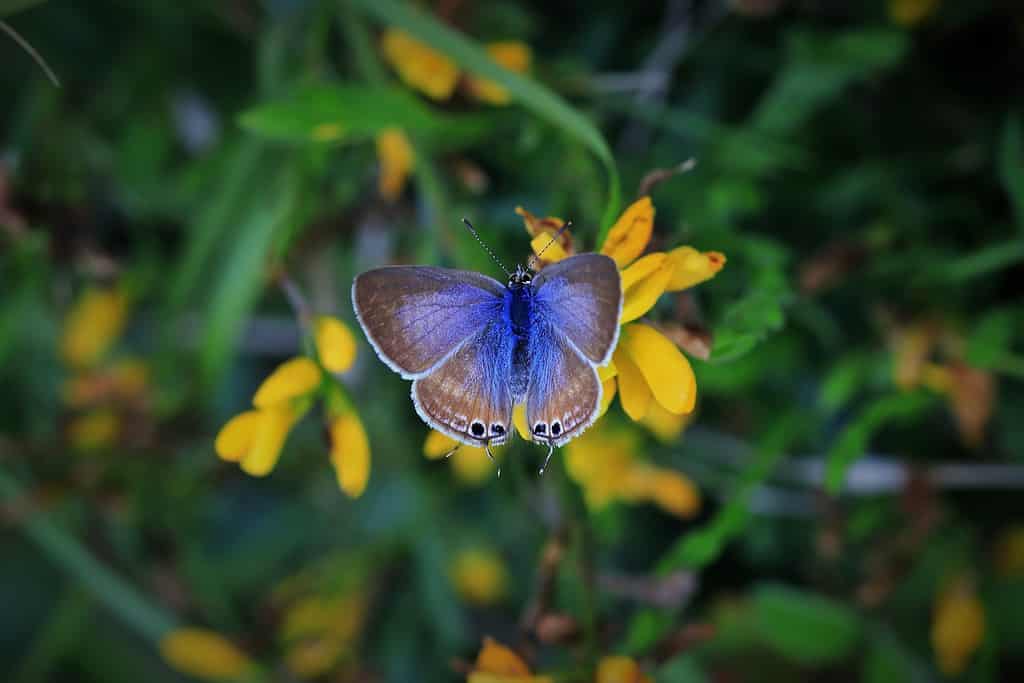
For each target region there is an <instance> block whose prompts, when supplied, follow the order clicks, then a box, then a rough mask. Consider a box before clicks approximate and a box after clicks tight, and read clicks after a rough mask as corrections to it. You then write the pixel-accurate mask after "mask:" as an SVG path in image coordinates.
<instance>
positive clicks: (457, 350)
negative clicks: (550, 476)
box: [352, 254, 622, 446]
mask: <svg viewBox="0 0 1024 683" xmlns="http://www.w3.org/2000/svg"><path fill="white" fill-rule="evenodd" d="M352 304H353V306H354V308H355V312H356V317H357V318H358V320H359V324H360V325H361V326H362V328H363V331H364V332H365V333H366V337H367V339H369V341H370V343H371V344H372V345H373V348H374V349H375V350H376V352H377V355H378V356H380V358H381V360H383V361H384V362H385V363H386V364H387V365H388V367H390V368H391V369H392V370H394V371H395V372H397V373H399V374H400V375H401V376H402V377H404V378H405V379H411V380H413V385H412V400H413V404H414V405H415V407H416V412H417V413H418V414H419V415H420V417H421V418H423V420H424V422H426V423H427V424H428V425H430V426H431V427H433V428H434V429H436V430H438V431H440V432H442V433H444V434H446V435H448V436H450V437H451V438H453V439H456V440H457V441H460V442H462V443H466V444H470V445H473V446H490V445H497V444H501V443H504V442H505V441H506V440H507V439H508V438H509V435H510V434H511V432H512V431H513V429H514V427H513V425H512V409H513V406H515V405H518V404H519V403H521V402H523V401H525V402H526V420H527V424H528V425H529V428H530V431H531V436H532V439H533V441H537V442H540V443H544V444H546V445H548V446H561V445H563V444H565V443H566V442H568V441H570V440H572V439H573V438H575V437H576V436H579V435H580V434H581V433H582V432H583V430H585V429H586V428H587V427H589V426H590V425H591V424H592V423H593V422H594V420H595V419H596V418H597V415H598V412H599V410H600V405H601V382H600V380H599V379H598V376H597V367H598V366H600V365H603V364H605V363H607V362H608V359H609V358H610V357H611V354H612V351H613V350H614V348H615V343H616V340H617V338H618V333H619V317H620V315H621V312H622V285H621V281H620V278H619V272H618V269H617V268H616V267H615V262H614V261H612V259H610V258H608V257H607V256H603V255H601V254H580V255H578V256H573V257H571V258H568V259H565V260H563V261H559V262H558V263H555V264H553V265H549V266H547V267H546V268H544V269H543V270H542V271H541V272H540V273H539V274H538V275H536V276H535V277H534V276H532V275H531V274H530V273H529V272H528V271H525V270H523V269H521V268H520V269H518V270H517V271H516V273H515V274H514V275H513V276H512V277H511V278H510V279H509V282H508V284H507V285H502V284H501V283H499V282H497V281H496V280H493V279H491V278H489V277H486V276H484V275H480V274H479V273H471V272H466V271H458V270H448V269H444V268H433V267H428V266H391V267H385V268H378V269H376V270H371V271H368V272H366V273H363V274H361V275H359V276H358V277H357V278H356V279H355V282H354V283H353V284H352Z"/></svg>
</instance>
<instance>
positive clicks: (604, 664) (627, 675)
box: [595, 656, 653, 683]
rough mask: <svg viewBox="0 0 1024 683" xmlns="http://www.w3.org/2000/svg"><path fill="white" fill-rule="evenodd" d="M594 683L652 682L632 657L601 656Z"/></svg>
mask: <svg viewBox="0 0 1024 683" xmlns="http://www.w3.org/2000/svg"><path fill="white" fill-rule="evenodd" d="M595 683H653V679H651V677H650V676H647V675H645V674H644V672H643V671H641V670H640V665H639V664H637V663H636V661H635V660H634V659H633V658H632V657H621V656H615V657H602V658H601V661H600V662H598V663H597V677H596V680H595Z"/></svg>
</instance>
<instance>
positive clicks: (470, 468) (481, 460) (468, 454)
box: [450, 444, 501, 485]
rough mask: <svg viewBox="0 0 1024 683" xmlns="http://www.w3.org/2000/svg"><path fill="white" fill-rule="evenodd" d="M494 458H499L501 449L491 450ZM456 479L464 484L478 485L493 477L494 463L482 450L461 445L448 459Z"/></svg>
mask: <svg viewBox="0 0 1024 683" xmlns="http://www.w3.org/2000/svg"><path fill="white" fill-rule="evenodd" d="M491 452H492V453H493V454H494V457H495V458H498V459H500V458H501V449H500V448H498V449H495V448H492V449H491ZM450 461H451V463H452V470H453V471H454V472H455V476H456V478H458V480H459V481H461V482H462V483H464V484H470V485H475V484H480V483H482V482H484V481H486V480H487V479H488V478H490V477H492V476H494V467H495V465H494V463H493V462H491V459H490V458H489V457H487V452H486V451H484V449H482V448H477V447H475V446H467V445H465V444H463V445H462V446H461V447H460V448H459V450H457V451H456V452H455V454H454V455H452V457H451V458H450Z"/></svg>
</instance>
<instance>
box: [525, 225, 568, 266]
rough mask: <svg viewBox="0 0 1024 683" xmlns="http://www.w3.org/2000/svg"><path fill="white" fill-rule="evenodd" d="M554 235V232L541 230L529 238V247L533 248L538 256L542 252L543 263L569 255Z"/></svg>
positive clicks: (553, 261)
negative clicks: (541, 231)
mask: <svg viewBox="0 0 1024 683" xmlns="http://www.w3.org/2000/svg"><path fill="white" fill-rule="evenodd" d="M554 237H555V234H554V233H551V232H543V233H541V234H539V235H537V236H536V237H534V238H533V239H532V240H530V248H531V249H533V253H534V254H536V255H537V257H538V258H540V256H541V252H543V254H544V257H543V258H544V262H545V263H557V262H558V261H561V260H562V259H564V258H567V257H568V256H569V254H567V253H566V252H565V249H563V248H562V245H561V244H559V243H558V240H556V239H554Z"/></svg>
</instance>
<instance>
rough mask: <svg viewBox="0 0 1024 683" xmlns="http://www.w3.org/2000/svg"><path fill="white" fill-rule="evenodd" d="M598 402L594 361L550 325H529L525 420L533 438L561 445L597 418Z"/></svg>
mask: <svg viewBox="0 0 1024 683" xmlns="http://www.w3.org/2000/svg"><path fill="white" fill-rule="evenodd" d="M600 405H601V381H600V380H599V379H598V376H597V370H596V369H595V367H594V365H593V364H591V363H590V362H589V361H588V360H587V359H585V358H584V357H583V356H582V354H580V352H579V351H578V350H577V349H576V348H575V346H573V344H572V343H571V342H570V341H569V339H568V337H566V336H565V335H564V334H560V333H559V331H558V330H557V329H555V328H554V327H553V326H552V325H550V324H547V323H541V324H538V325H537V326H535V327H534V328H533V329H531V331H530V385H529V388H528V389H527V391H526V423H527V425H528V426H529V429H530V431H531V432H532V434H533V440H534V441H546V442H549V443H552V444H554V445H555V446H561V445H563V444H564V443H566V442H568V441H570V440H572V439H573V438H575V437H577V436H579V435H580V434H581V433H582V432H583V431H584V430H585V429H586V428H587V427H589V426H590V425H591V424H592V423H593V422H594V420H595V419H597V413H598V410H599V408H600Z"/></svg>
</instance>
